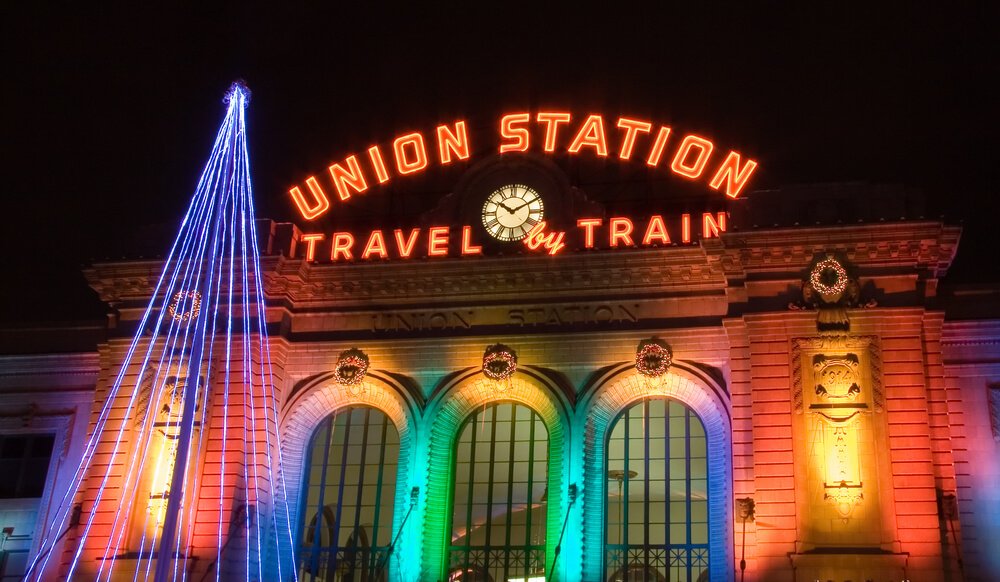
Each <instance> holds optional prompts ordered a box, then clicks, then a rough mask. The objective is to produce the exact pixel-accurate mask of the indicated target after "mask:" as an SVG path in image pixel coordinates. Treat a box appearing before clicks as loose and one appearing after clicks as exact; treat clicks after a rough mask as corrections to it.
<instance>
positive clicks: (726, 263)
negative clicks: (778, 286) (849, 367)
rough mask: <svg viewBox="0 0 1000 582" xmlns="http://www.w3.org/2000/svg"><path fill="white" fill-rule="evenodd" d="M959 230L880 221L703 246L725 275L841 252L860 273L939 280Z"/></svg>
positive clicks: (762, 233) (755, 234) (748, 235)
mask: <svg viewBox="0 0 1000 582" xmlns="http://www.w3.org/2000/svg"><path fill="white" fill-rule="evenodd" d="M961 233H962V229H961V227H959V226H949V225H945V224H943V223H941V222H935V221H911V222H885V223H878V224H855V225H844V226H826V227H796V228H775V229H759V230H748V231H736V232H729V233H726V234H724V235H723V236H722V238H721V239H720V240H708V241H705V242H704V243H703V244H704V246H705V247H706V250H707V251H708V252H709V253H710V254H715V255H717V256H718V257H719V260H720V262H721V264H722V266H723V267H724V269H725V273H726V275H727V276H728V277H731V278H735V279H743V278H745V277H746V276H747V275H748V274H771V273H788V272H799V271H803V270H805V269H806V268H807V267H808V266H809V263H810V261H812V259H813V257H814V256H815V255H816V254H818V253H822V252H838V253H842V254H843V255H844V256H845V257H846V258H847V259H848V260H849V261H850V262H852V263H854V264H855V265H856V266H858V267H859V268H860V269H862V270H863V271H864V270H893V271H900V272H906V271H911V272H916V271H925V272H929V273H930V274H931V275H932V276H933V277H941V276H943V275H944V274H945V272H946V271H947V270H948V267H950V266H951V263H952V261H953V260H954V258H955V253H956V251H957V250H958V242H959V238H960V237H961Z"/></svg>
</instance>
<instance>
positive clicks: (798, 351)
mask: <svg viewBox="0 0 1000 582" xmlns="http://www.w3.org/2000/svg"><path fill="white" fill-rule="evenodd" d="M846 350H850V352H853V353H849V355H850V356H851V357H852V359H853V360H855V361H856V362H858V363H857V364H851V363H844V364H843V365H844V366H845V367H847V368H848V369H853V370H854V374H855V375H857V374H858V373H859V372H858V369H859V368H860V358H858V356H857V355H856V352H857V351H864V352H865V353H866V356H867V362H866V363H867V365H868V370H869V376H870V379H869V385H868V386H865V389H868V390H871V394H872V408H873V409H874V411H875V412H879V413H880V412H882V411H883V410H884V409H885V395H884V392H883V390H882V353H881V350H880V349H879V344H878V337H877V336H874V335H857V336H852V335H824V336H819V337H810V338H795V339H793V340H792V411H793V412H795V414H802V411H803V396H802V389H803V387H802V352H803V351H806V352H814V351H821V353H820V354H818V356H822V355H823V353H830V352H834V353H836V352H837V351H841V352H842V351H846ZM823 357H824V358H825V357H826V356H823ZM838 358H840V359H842V358H843V356H841V357H838ZM824 361H825V360H824ZM831 362H832V360H831ZM813 363H814V365H815V364H816V361H815V359H814V362H813ZM860 390H861V383H858V394H860ZM817 395H819V394H818V392H817ZM855 397H857V395H855Z"/></svg>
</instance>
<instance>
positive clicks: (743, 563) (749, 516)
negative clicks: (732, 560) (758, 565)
mask: <svg viewBox="0 0 1000 582" xmlns="http://www.w3.org/2000/svg"><path fill="white" fill-rule="evenodd" d="M736 507H737V508H738V510H739V515H740V521H742V522H743V539H742V541H741V542H740V582H743V579H744V576H746V569H747V560H746V555H747V522H748V521H750V522H752V521H753V520H754V512H755V511H756V506H755V504H754V502H753V499H752V498H750V497H742V498H740V499H737V500H736Z"/></svg>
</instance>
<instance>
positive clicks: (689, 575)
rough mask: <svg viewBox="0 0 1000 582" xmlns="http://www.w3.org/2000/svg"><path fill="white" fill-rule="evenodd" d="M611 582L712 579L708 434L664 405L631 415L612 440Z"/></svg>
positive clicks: (681, 409) (649, 404)
mask: <svg viewBox="0 0 1000 582" xmlns="http://www.w3.org/2000/svg"><path fill="white" fill-rule="evenodd" d="M607 451H608V462H607V467H608V474H607V478H608V496H607V503H606V506H605V515H606V516H607V517H606V523H607V528H606V531H607V536H606V539H605V543H606V548H607V551H606V553H605V575H606V579H607V580H609V581H617V582H637V581H643V582H660V581H664V582H665V581H669V582H675V581H678V580H688V581H697V580H702V579H707V576H708V467H707V456H706V439H705V427H704V425H702V423H701V420H700V419H699V418H698V417H697V416H696V415H695V414H694V412H692V411H691V410H690V409H689V408H687V407H686V406H684V405H683V404H681V403H679V402H677V401H674V400H668V399H663V398H658V399H650V400H643V401H642V402H639V403H638V404H635V405H633V406H631V407H630V408H628V409H626V410H625V411H624V412H623V413H622V415H621V416H620V417H619V418H618V420H617V421H616V422H615V424H614V425H613V427H612V430H611V435H610V437H609V440H608V448H607Z"/></svg>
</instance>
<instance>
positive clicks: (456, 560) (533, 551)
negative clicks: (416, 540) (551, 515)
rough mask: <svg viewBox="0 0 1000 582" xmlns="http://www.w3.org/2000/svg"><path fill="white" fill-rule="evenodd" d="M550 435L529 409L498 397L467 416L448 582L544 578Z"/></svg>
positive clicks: (457, 457) (457, 463) (458, 461)
mask: <svg viewBox="0 0 1000 582" xmlns="http://www.w3.org/2000/svg"><path fill="white" fill-rule="evenodd" d="M548 447H549V433H548V431H547V430H546V428H545V424H544V423H543V422H542V419H541V417H540V416H538V414H537V413H536V412H535V411H533V410H532V409H530V408H528V407H526V406H521V405H519V404H515V403H511V402H502V403H493V404H489V405H487V406H485V407H484V408H483V409H480V410H478V411H477V412H476V413H474V414H473V415H472V416H471V417H469V419H468V420H467V421H466V423H465V426H463V427H462V430H461V433H460V435H459V437H458V443H457V445H456V451H455V494H454V497H453V505H452V526H451V544H450V546H449V568H448V569H449V572H450V574H449V582H457V581H461V582H472V581H475V582H486V581H503V582H507V581H508V580H532V579H535V578H537V577H542V578H541V579H544V576H545V518H546V509H547V504H546V483H547V479H548V459H549V454H548V453H549V451H548Z"/></svg>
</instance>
